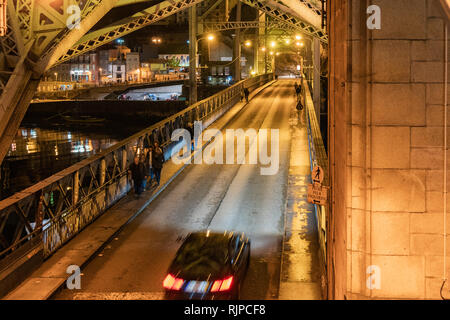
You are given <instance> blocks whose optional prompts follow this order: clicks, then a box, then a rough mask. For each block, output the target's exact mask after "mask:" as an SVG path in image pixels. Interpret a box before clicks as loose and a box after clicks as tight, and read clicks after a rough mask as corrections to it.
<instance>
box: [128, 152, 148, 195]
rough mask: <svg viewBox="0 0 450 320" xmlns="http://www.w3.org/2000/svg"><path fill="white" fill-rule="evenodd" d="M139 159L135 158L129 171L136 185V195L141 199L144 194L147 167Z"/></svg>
mask: <svg viewBox="0 0 450 320" xmlns="http://www.w3.org/2000/svg"><path fill="white" fill-rule="evenodd" d="M139 160H140V159H139V157H138V156H135V157H134V161H133V163H132V164H131V165H130V168H129V170H128V173H129V175H130V176H131V179H132V180H133V185H134V194H135V196H136V197H139V196H140V195H141V193H142V186H143V181H144V179H145V166H144V162H143V161H139Z"/></svg>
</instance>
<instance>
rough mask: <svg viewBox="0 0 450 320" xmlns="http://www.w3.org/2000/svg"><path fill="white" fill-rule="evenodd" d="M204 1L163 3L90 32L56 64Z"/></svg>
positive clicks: (181, 0)
mask: <svg viewBox="0 0 450 320" xmlns="http://www.w3.org/2000/svg"><path fill="white" fill-rule="evenodd" d="M202 1H203V0H172V1H163V2H161V3H158V4H157V5H154V6H151V7H149V8H147V9H145V10H143V11H141V12H138V13H136V14H134V15H133V16H131V17H128V18H125V19H122V20H120V21H118V22H116V23H114V24H112V25H109V26H107V27H104V28H102V29H99V30H96V31H93V32H90V33H88V34H86V35H85V36H84V37H82V38H81V39H80V40H79V41H78V42H77V43H76V44H75V45H74V46H73V47H72V48H70V49H69V50H68V51H67V52H66V53H65V54H64V55H62V56H61V57H60V58H59V59H58V61H57V62H56V63H55V64H58V63H61V62H64V61H67V60H70V59H72V58H73V57H75V56H78V55H80V54H83V53H85V52H88V51H90V50H92V49H95V48H97V47H100V46H102V45H104V44H106V43H108V42H111V41H112V40H114V39H117V38H120V37H122V36H124V35H126V34H129V33H131V32H134V31H136V30H139V29H141V28H143V27H146V26H148V25H150V24H152V23H154V22H156V21H159V20H161V19H164V18H167V17H168V16H170V15H172V14H175V13H177V12H179V11H181V10H184V9H186V8H189V7H191V6H193V5H194V4H198V3H200V2H202Z"/></svg>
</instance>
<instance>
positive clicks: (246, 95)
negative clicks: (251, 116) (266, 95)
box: [244, 88, 250, 103]
mask: <svg viewBox="0 0 450 320" xmlns="http://www.w3.org/2000/svg"><path fill="white" fill-rule="evenodd" d="M249 95H250V92H249V91H248V88H244V96H245V102H247V103H248V96H249Z"/></svg>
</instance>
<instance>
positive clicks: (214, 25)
mask: <svg viewBox="0 0 450 320" xmlns="http://www.w3.org/2000/svg"><path fill="white" fill-rule="evenodd" d="M257 28H267V30H271V29H283V30H286V29H287V30H289V31H292V32H295V31H301V30H300V29H299V28H296V27H293V26H292V25H290V24H288V23H285V22H283V21H280V20H275V21H267V22H261V21H224V22H204V23H203V33H208V32H217V31H225V30H233V29H257Z"/></svg>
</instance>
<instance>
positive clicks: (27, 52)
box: [0, 0, 117, 162]
mask: <svg viewBox="0 0 450 320" xmlns="http://www.w3.org/2000/svg"><path fill="white" fill-rule="evenodd" d="M116 1H117V0H108V1H106V0H61V1H53V0H40V1H35V0H8V15H7V23H8V33H7V34H6V36H5V37H1V38H0V44H1V45H0V62H1V63H0V82H1V86H0V88H1V89H2V92H1V97H0V162H1V161H2V160H3V158H4V157H5V155H6V153H7V152H8V150H9V147H10V144H11V141H12V140H13V138H14V136H15V134H16V133H17V129H18V128H19V125H20V123H21V121H22V118H23V116H24V115H25V112H26V110H27V108H28V105H29V103H30V101H31V99H32V97H33V95H34V93H35V91H36V88H37V85H38V83H39V80H40V78H41V76H42V74H43V72H44V71H45V69H46V67H47V66H48V64H49V62H50V61H51V59H52V57H55V56H56V57H59V55H61V54H62V53H60V51H61V48H64V47H65V48H67V47H70V46H72V45H73V44H74V43H75V42H76V41H77V40H78V39H80V37H81V36H82V35H84V33H86V32H87V31H88V30H90V29H91V28H92V27H93V25H94V24H95V23H97V22H98V21H99V20H100V19H101V18H102V17H103V16H104V15H105V14H106V13H107V12H108V11H109V10H110V9H112V8H113V7H114V4H115V2H116ZM77 22H78V23H77ZM66 50H67V49H66Z"/></svg>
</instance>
